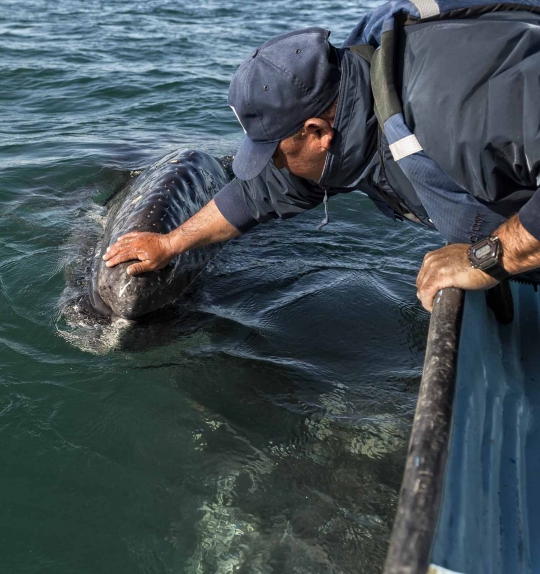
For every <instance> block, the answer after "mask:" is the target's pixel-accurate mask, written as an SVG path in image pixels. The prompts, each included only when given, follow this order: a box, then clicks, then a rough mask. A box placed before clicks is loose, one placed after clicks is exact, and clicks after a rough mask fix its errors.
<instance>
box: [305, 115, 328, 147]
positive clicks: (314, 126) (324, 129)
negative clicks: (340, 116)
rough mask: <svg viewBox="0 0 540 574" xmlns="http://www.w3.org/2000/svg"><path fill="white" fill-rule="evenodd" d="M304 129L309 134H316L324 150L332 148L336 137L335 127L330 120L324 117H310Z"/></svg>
mask: <svg viewBox="0 0 540 574" xmlns="http://www.w3.org/2000/svg"><path fill="white" fill-rule="evenodd" d="M304 131H305V133H306V135H307V136H314V137H315V138H316V139H317V143H318V144H319V145H320V146H321V147H322V149H323V150H324V151H328V150H329V149H330V144H331V143H332V139H333V138H334V128H333V127H332V124H331V123H330V122H329V121H327V120H323V119H322V118H310V119H309V120H306V121H305V123H304Z"/></svg>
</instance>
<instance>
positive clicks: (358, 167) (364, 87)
mask: <svg viewBox="0 0 540 574" xmlns="http://www.w3.org/2000/svg"><path fill="white" fill-rule="evenodd" d="M338 52H339V55H340V57H341V83H340V88H339V100H338V107H337V110H336V117H335V120H334V130H335V133H334V139H333V141H332V145H331V147H330V150H329V151H328V155H327V158H326V164H325V166H324V170H323V173H322V176H321V179H320V180H319V185H320V186H321V187H326V188H335V187H338V188H349V189H357V188H358V184H359V182H360V181H361V179H362V175H363V173H364V171H365V169H366V168H367V166H368V165H369V163H370V161H371V160H372V158H373V155H374V153H375V149H376V138H377V119H376V117H375V114H374V112H373V96H372V94H371V86H370V75H369V64H368V63H367V62H366V61H365V60H364V59H363V58H362V57H361V56H359V55H357V54H355V53H353V52H351V51H350V50H347V49H339V50H338Z"/></svg>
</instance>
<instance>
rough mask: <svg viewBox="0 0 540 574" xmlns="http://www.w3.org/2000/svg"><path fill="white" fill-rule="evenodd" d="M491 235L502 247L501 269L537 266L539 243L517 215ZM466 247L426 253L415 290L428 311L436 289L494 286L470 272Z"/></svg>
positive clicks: (483, 275)
mask: <svg viewBox="0 0 540 574" xmlns="http://www.w3.org/2000/svg"><path fill="white" fill-rule="evenodd" d="M492 235H497V236H498V237H499V239H500V242H501V246H502V258H501V264H502V266H503V267H504V268H505V269H506V271H508V273H511V274H512V275H516V274H518V273H525V272H526V271H531V270H532V269H537V268H538V267H540V241H539V240H538V239H537V238H536V237H534V236H533V235H532V234H531V233H530V232H529V231H528V230H527V229H526V228H525V227H524V226H523V224H522V222H521V221H520V217H519V215H517V214H516V215H514V216H513V217H511V218H510V219H509V220H508V221H506V222H505V223H503V224H502V225H501V226H500V227H499V228H498V229H497V230H496V231H494V232H493V234H492ZM468 250H469V245H467V244H463V243H456V244H454V245H447V246H446V247H443V248H442V249H437V250H436V251H432V252H431V253H428V254H427V255H426V256H425V257H424V262H423V263H422V267H421V269H420V272H419V273H418V277H417V279H416V287H417V289H418V298H419V299H420V301H421V302H422V305H423V306H424V307H425V308H426V309H427V310H428V311H430V312H431V310H432V309H433V298H434V297H435V295H436V294H437V292H438V291H439V290H440V289H444V288H445V287H459V288H461V289H472V290H479V289H489V288H490V287H493V286H494V285H496V284H497V283H498V281H497V280H496V279H493V277H491V276H490V275H488V274H487V273H484V272H483V271H480V269H473V268H472V267H471V263H470V261H469V258H468V257H467V252H468Z"/></svg>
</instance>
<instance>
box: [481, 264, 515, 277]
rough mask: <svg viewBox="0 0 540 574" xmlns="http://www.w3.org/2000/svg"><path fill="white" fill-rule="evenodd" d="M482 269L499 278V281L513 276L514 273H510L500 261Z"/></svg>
mask: <svg viewBox="0 0 540 574" xmlns="http://www.w3.org/2000/svg"><path fill="white" fill-rule="evenodd" d="M480 269H481V268H480ZM482 271H483V272H484V273H487V274H488V275H489V276H490V277H493V279H497V281H504V280H505V279H508V278H510V277H512V275H511V274H510V273H508V271H506V269H505V268H504V267H503V266H502V265H501V264H500V263H496V264H495V265H492V266H491V267H489V268H488V269H482Z"/></svg>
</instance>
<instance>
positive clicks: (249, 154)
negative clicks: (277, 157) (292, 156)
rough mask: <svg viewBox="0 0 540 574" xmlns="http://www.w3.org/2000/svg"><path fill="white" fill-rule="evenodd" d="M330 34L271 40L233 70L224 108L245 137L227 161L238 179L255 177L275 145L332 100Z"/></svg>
mask: <svg viewBox="0 0 540 574" xmlns="http://www.w3.org/2000/svg"><path fill="white" fill-rule="evenodd" d="M329 36H330V32H329V31H328V30H323V29H322V28H306V29H304V30H297V31H295V32H288V33H286V34H281V35H280V36H276V37H275V38H271V39H270V40H268V42H266V43H265V44H263V45H262V46H261V47H260V48H257V49H256V50H255V51H254V52H253V54H252V55H251V57H250V58H249V59H247V60H246V61H245V62H244V63H243V64H242V65H241V66H240V68H238V70H237V72H236V73H235V74H234V76H233V79H232V81H231V87H230V89H229V105H230V106H231V108H232V109H233V111H234V113H235V114H236V117H237V118H238V121H239V122H240V124H241V126H242V128H243V129H244V132H245V133H246V137H245V138H244V141H243V142H242V145H241V146H240V149H239V150H238V153H237V154H236V156H235V158H234V161H233V171H234V174H235V175H236V176H237V177H238V178H239V179H242V180H250V179H253V178H254V177H256V176H257V175H259V173H261V171H262V170H263V169H264V167H265V166H266V165H267V164H268V162H269V161H270V159H271V158H272V156H273V155H274V152H275V151H276V148H277V146H278V144H279V142H280V141H281V140H282V139H285V138H288V137H289V136H291V135H293V134H294V133H295V132H297V131H298V130H299V129H300V128H301V127H302V126H303V125H304V122H305V121H306V120H308V119H309V118H313V117H318V116H319V115H320V114H322V113H323V112H324V111H325V110H326V109H327V108H328V107H329V106H330V105H331V104H332V102H333V101H334V100H335V99H336V98H337V96H338V92H339V82H340V79H341V71H340V69H339V62H338V58H337V55H336V49H335V48H334V46H332V44H330V42H329V41H328V37H329Z"/></svg>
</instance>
